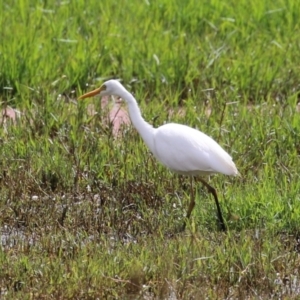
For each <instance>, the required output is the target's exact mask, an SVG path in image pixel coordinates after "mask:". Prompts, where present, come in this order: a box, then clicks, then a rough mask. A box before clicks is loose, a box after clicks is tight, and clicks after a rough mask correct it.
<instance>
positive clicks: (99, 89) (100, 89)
mask: <svg viewBox="0 0 300 300" xmlns="http://www.w3.org/2000/svg"><path fill="white" fill-rule="evenodd" d="M105 90H106V86H105V85H102V86H101V87H99V88H97V89H95V90H93V91H91V92H88V93H86V94H83V95H81V96H80V97H79V98H78V100H81V99H85V98H89V97H93V96H96V95H98V94H100V93H101V92H102V91H105Z"/></svg>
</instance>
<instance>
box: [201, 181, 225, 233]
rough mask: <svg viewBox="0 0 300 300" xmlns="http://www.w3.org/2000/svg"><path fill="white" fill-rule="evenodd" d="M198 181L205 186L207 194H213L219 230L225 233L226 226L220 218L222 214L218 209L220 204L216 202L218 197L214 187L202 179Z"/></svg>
mask: <svg viewBox="0 0 300 300" xmlns="http://www.w3.org/2000/svg"><path fill="white" fill-rule="evenodd" d="M199 180H200V181H201V182H202V183H203V185H204V186H206V188H207V190H208V192H209V193H211V194H213V196H214V198H215V202H216V205H217V212H218V218H219V225H220V228H221V230H222V231H226V226H225V223H224V219H223V216H222V212H221V208H220V204H219V200H218V196H217V191H216V190H215V188H214V187H212V186H210V185H209V184H208V183H207V182H206V181H205V180H203V179H202V178H199Z"/></svg>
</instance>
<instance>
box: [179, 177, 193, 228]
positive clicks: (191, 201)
mask: <svg viewBox="0 0 300 300" xmlns="http://www.w3.org/2000/svg"><path fill="white" fill-rule="evenodd" d="M190 183H191V184H190V188H191V191H190V196H191V198H190V199H191V200H190V204H189V208H188V211H187V214H186V219H185V220H184V223H183V226H182V231H183V230H184V229H185V226H186V221H187V219H189V218H190V216H191V213H192V211H193V209H194V207H195V194H194V189H193V177H192V176H191V177H190Z"/></svg>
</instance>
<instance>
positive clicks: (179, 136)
mask: <svg viewBox="0 0 300 300" xmlns="http://www.w3.org/2000/svg"><path fill="white" fill-rule="evenodd" d="M97 94H100V96H104V95H115V96H119V97H121V98H122V99H124V100H125V101H126V102H127V105H128V110H129V115H130V119H131V121H132V123H133V125H134V127H135V128H136V129H137V131H138V132H139V134H140V135H141V137H142V138H143V140H144V142H145V144H146V145H147V146H148V148H149V149H150V151H151V152H152V153H153V155H154V156H155V157H156V158H157V159H158V160H159V161H160V162H161V163H162V164H163V165H165V166H166V167H167V168H169V169H170V170H172V171H173V172H176V173H179V174H184V175H190V176H195V175H209V174H213V173H222V174H225V175H233V176H235V175H237V174H238V170H237V168H236V166H235V164H234V162H233V161H232V158H231V156H230V155H229V154H228V153H227V152H226V151H225V150H224V149H223V148H222V147H221V146H220V145H219V144H218V143H217V142H215V141H214V140H213V139H212V138H211V137H209V136H207V135H206V134H204V133H203V132H201V131H199V130H196V129H194V128H191V127H188V126H186V125H181V124H175V123H169V124H165V125H162V126H160V127H158V128H153V126H151V125H150V124H149V123H147V122H146V121H145V120H144V119H143V117H142V115H141V112H140V109H139V107H138V104H137V102H136V100H135V98H134V97H133V96H132V94H131V93H129V92H128V91H127V90H126V89H125V88H124V86H123V85H122V84H121V83H120V82H119V81H117V80H108V81H106V82H105V83H104V84H103V85H102V86H101V87H100V88H98V89H96V90H94V91H92V92H89V93H86V94H84V95H82V96H81V97H79V99H84V98H88V97H92V96H95V95H97ZM200 180H201V182H202V183H203V184H204V185H205V186H206V187H207V188H208V190H209V192H211V193H212V194H213V196H214V198H215V201H216V205H217V209H218V217H219V221H220V225H221V228H222V229H223V230H225V224H224V221H223V217H222V214H221V210H220V207H219V203H218V198H217V194H216V191H215V189H214V188H213V187H211V186H210V185H209V184H208V183H207V182H205V181H204V180H203V179H200ZM191 186H192V185H191ZM193 194H194V193H193V191H192V189H191V203H190V206H189V209H188V213H187V217H189V216H190V214H191V211H192V210H193V208H194V205H195V202H194V196H193Z"/></svg>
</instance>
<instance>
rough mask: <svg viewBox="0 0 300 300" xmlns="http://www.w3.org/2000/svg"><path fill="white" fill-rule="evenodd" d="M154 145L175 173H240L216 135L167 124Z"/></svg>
mask: <svg viewBox="0 0 300 300" xmlns="http://www.w3.org/2000/svg"><path fill="white" fill-rule="evenodd" d="M154 144H155V146H154V155H155V156H156V157H157V159H158V160H159V161H161V162H162V163H163V164H164V165H165V166H166V167H168V168H170V169H171V170H173V171H175V172H179V173H187V174H188V173H190V174H194V175H196V174H201V173H203V174H205V173H217V172H218V173H223V174H227V175H235V174H237V169H236V167H235V165H234V163H233V161H232V158H231V157H230V155H229V154H228V153H227V152H226V151H225V150H224V149H223V148H222V147H221V146H220V145H219V144H218V143H216V142H215V141H214V140H213V139H212V138H210V137H209V136H207V135H206V134H204V133H203V132H201V131H198V130H196V129H193V128H191V127H188V126H185V125H180V124H173V123H171V124H166V125H163V126H161V127H159V128H158V129H157V130H156V133H155V136H154Z"/></svg>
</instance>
